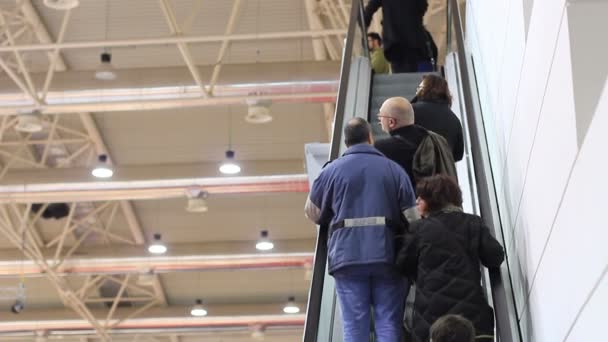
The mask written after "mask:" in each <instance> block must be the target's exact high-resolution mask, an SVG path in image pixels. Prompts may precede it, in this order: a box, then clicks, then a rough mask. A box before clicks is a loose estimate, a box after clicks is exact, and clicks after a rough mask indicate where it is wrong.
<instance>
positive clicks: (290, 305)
mask: <svg viewBox="0 0 608 342" xmlns="http://www.w3.org/2000/svg"><path fill="white" fill-rule="evenodd" d="M283 312H284V313H286V314H297V313H298V312H300V307H298V306H297V305H296V297H294V296H291V297H289V298H288V299H287V304H285V307H284V308H283Z"/></svg>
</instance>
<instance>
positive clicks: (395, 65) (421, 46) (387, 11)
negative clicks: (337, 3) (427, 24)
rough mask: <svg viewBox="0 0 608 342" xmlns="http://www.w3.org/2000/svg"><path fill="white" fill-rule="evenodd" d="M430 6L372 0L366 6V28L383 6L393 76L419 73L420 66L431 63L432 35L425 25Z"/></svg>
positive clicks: (411, 0) (421, 1)
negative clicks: (429, 48) (424, 20)
mask: <svg viewBox="0 0 608 342" xmlns="http://www.w3.org/2000/svg"><path fill="white" fill-rule="evenodd" d="M428 6H429V5H428V3H427V0H370V1H369V3H368V4H367V6H365V10H364V18H365V25H366V26H369V24H370V22H371V21H372V16H373V15H374V13H375V12H376V11H377V10H378V9H379V8H380V7H382V18H383V19H382V36H383V45H384V55H385V56H386V59H387V60H388V61H389V62H391V68H392V70H393V73H402V72H416V71H418V65H419V64H420V63H423V62H427V61H429V60H430V56H429V51H428V47H427V42H429V38H430V35H428V34H427V32H426V30H425V29H424V24H423V23H422V18H423V17H424V14H425V13H426V10H427V8H428ZM431 39H432V38H431ZM431 41H432V40H431Z"/></svg>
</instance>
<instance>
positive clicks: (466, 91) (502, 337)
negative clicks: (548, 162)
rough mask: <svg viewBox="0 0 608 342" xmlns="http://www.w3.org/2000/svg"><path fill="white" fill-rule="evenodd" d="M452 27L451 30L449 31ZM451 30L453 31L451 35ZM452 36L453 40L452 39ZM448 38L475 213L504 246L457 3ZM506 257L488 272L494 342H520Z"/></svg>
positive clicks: (450, 7)
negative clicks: (454, 60) (470, 162)
mask: <svg viewBox="0 0 608 342" xmlns="http://www.w3.org/2000/svg"><path fill="white" fill-rule="evenodd" d="M452 25H453V27H452ZM452 29H453V31H452ZM452 35H454V37H452ZM452 38H455V39H456V52H457V57H458V66H459V71H460V72H459V73H458V76H459V77H460V81H461V83H462V94H463V100H464V108H465V113H466V120H467V125H468V126H469V127H470V129H469V135H470V140H471V154H472V156H473V158H472V159H473V168H474V175H475V181H476V183H477V184H478V186H477V198H478V201H479V210H480V214H481V217H483V219H484V221H485V222H486V224H487V225H488V226H489V227H490V231H491V232H492V234H493V235H494V237H495V238H496V239H497V240H499V241H500V242H501V243H502V245H503V246H504V245H505V244H504V242H505V239H504V233H503V229H502V225H501V222H500V216H499V215H498V210H499V208H498V205H497V197H496V191H495V186H494V179H493V175H492V169H491V166H490V160H489V149H488V145H487V139H486V135H485V131H484V127H483V126H484V124H483V118H482V116H481V110H480V103H479V98H478V96H476V94H477V84H476V80H475V77H474V70H473V68H472V67H471V66H470V64H469V62H470V61H469V58H468V55H467V51H466V45H465V34H464V29H463V25H462V15H461V12H460V7H459V5H458V0H447V47H448V51H449V50H450V46H451V42H452ZM508 257H509V256H508V255H506V258H507V260H506V261H505V263H506V270H507V271H506V272H501V270H499V269H493V270H490V271H489V275H490V287H491V290H492V300H493V304H494V311H495V312H494V314H495V317H496V335H497V336H496V337H497V340H498V341H505V342H506V341H509V342H520V341H522V336H521V331H520V328H519V324H518V322H517V312H516V309H515V300H514V298H515V296H514V293H513V290H512V289H513V286H512V283H511V277H510V274H511V273H510V270H509V263H508Z"/></svg>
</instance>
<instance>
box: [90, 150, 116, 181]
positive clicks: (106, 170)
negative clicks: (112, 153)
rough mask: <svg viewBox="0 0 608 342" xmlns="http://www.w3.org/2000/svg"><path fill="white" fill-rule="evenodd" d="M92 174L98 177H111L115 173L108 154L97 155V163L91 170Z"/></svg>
mask: <svg viewBox="0 0 608 342" xmlns="http://www.w3.org/2000/svg"><path fill="white" fill-rule="evenodd" d="M91 174H92V175H93V176H95V177H97V178H110V177H112V176H113V175H114V170H112V168H111V167H110V165H109V164H108V156H106V155H105V154H100V155H99V157H97V165H96V166H95V168H94V169H93V171H91Z"/></svg>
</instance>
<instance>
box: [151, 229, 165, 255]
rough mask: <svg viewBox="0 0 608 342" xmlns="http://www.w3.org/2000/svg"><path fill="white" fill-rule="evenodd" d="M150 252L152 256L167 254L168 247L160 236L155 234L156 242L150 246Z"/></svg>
mask: <svg viewBox="0 0 608 342" xmlns="http://www.w3.org/2000/svg"><path fill="white" fill-rule="evenodd" d="M148 252H150V253H152V254H164V253H165V252H167V246H165V245H164V244H163V242H162V241H161V235H160V234H154V241H152V243H151V244H150V246H148Z"/></svg>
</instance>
